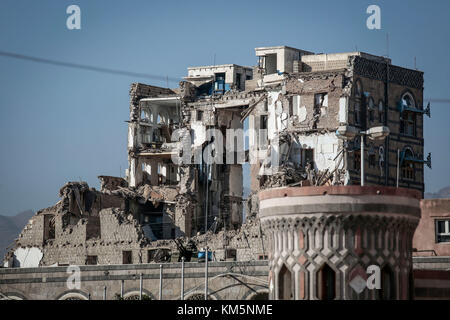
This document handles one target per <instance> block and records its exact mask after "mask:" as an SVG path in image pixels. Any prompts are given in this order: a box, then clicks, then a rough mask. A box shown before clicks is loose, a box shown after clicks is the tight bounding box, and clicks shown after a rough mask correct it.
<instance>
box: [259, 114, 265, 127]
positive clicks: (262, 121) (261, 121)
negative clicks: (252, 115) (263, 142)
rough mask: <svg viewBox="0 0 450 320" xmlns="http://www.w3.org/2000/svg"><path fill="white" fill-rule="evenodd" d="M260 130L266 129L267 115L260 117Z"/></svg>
mask: <svg viewBox="0 0 450 320" xmlns="http://www.w3.org/2000/svg"><path fill="white" fill-rule="evenodd" d="M259 119H260V128H261V129H262V130H265V129H267V115H262V116H260V118H259Z"/></svg>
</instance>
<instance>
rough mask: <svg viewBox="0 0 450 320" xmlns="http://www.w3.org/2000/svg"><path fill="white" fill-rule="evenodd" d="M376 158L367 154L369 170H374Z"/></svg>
mask: <svg viewBox="0 0 450 320" xmlns="http://www.w3.org/2000/svg"><path fill="white" fill-rule="evenodd" d="M375 165H376V158H375V154H369V168H375Z"/></svg>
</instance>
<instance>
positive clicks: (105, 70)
mask: <svg viewBox="0 0 450 320" xmlns="http://www.w3.org/2000/svg"><path fill="white" fill-rule="evenodd" d="M0 56H3V57H9V58H14V59H20V60H27V61H33V62H37V63H45V64H51V65H55V66H63V67H68V68H75V69H83V70H89V71H95V72H103V73H109V74H115V75H122V76H129V77H139V78H147V79H152V80H159V81H170V82H177V83H178V82H179V81H180V79H178V78H172V77H168V76H158V75H153V74H148V73H140V72H130V71H124V70H116V69H109V68H102V67H96V66H90V65H84V64H78V63H71V62H64V61H57V60H50V59H45V58H39V57H33V56H27V55H23V54H18V53H12V52H6V51H0Z"/></svg>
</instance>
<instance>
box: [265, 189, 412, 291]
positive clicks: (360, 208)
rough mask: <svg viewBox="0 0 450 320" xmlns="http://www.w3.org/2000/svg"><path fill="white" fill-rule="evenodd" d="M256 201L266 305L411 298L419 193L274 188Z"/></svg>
mask: <svg viewBox="0 0 450 320" xmlns="http://www.w3.org/2000/svg"><path fill="white" fill-rule="evenodd" d="M259 199H260V212H259V215H260V219H261V224H262V227H263V229H264V231H265V233H266V235H267V236H268V237H269V244H270V255H269V263H270V273H269V286H270V298H271V299H297V300H317V299H339V300H349V299H409V298H411V292H413V289H414V288H413V284H412V239H413V235H414V230H415V229H416V226H417V224H418V222H419V219H420V199H421V193H420V192H419V191H415V190H410V189H401V188H391V187H383V186H370V187H360V186H323V187H297V188H274V189H267V190H263V191H261V192H260V193H259ZM369 282H370V283H371V284H372V285H370V284H369ZM374 286H375V287H374ZM377 288H379V289H377Z"/></svg>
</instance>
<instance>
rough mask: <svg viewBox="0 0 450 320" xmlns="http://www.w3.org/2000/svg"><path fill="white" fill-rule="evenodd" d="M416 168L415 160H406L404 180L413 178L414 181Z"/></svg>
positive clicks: (403, 172)
mask: <svg viewBox="0 0 450 320" xmlns="http://www.w3.org/2000/svg"><path fill="white" fill-rule="evenodd" d="M414 176H415V170H414V162H412V161H405V162H404V163H403V165H402V177H403V179H404V180H412V181H414Z"/></svg>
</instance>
